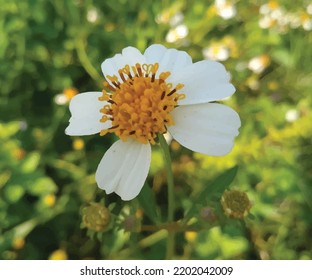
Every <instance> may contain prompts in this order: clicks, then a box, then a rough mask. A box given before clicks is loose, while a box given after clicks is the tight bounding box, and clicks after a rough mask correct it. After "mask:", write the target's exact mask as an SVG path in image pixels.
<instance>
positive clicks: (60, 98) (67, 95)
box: [54, 88, 78, 105]
mask: <svg viewBox="0 0 312 280" xmlns="http://www.w3.org/2000/svg"><path fill="white" fill-rule="evenodd" d="M77 93H78V91H77V89H75V88H66V89H64V91H63V92H62V93H59V94H57V95H55V96H54V102H55V103H56V104H57V105H65V104H67V103H68V102H69V101H70V100H71V99H72V98H73V97H74V96H75V95H76V94H77Z"/></svg>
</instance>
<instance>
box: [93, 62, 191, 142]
mask: <svg viewBox="0 0 312 280" xmlns="http://www.w3.org/2000/svg"><path fill="white" fill-rule="evenodd" d="M158 68H159V64H158V63H155V64H142V65H141V64H139V63H137V64H136V65H135V66H129V65H126V66H125V67H124V68H122V69H120V70H119V71H118V76H119V77H118V76H116V75H114V76H109V75H107V76H106V80H107V82H105V83H104V88H106V89H107V90H105V89H104V90H103V91H102V93H103V94H102V96H101V97H99V100H100V101H106V102H105V103H106V105H104V106H103V108H102V109H101V110H100V112H101V113H102V114H103V116H102V118H101V119H100V122H106V121H108V120H110V121H111V123H112V125H111V127H110V128H108V129H103V130H101V132H100V135H101V136H103V135H105V134H107V133H115V134H116V135H117V136H118V137H119V138H120V139H121V140H122V141H127V140H128V139H135V140H137V141H139V142H140V143H142V144H147V143H151V144H155V138H156V136H157V134H159V133H161V134H163V133H166V132H167V127H168V126H170V125H174V119H173V117H172V115H171V114H170V113H171V111H172V110H173V109H174V108H175V107H177V106H178V101H179V100H181V99H183V98H185V95H184V94H181V93H179V92H178V91H179V90H180V89H182V88H183V84H177V85H176V86H173V85H172V84H171V83H168V82H166V80H167V78H168V77H169V76H170V72H161V73H160V74H159V75H158V74H157V70H158Z"/></svg>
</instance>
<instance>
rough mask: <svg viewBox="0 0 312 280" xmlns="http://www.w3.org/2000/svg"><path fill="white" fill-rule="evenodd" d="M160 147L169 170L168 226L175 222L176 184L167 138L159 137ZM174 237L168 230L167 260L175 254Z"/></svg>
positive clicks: (173, 233) (160, 135)
mask: <svg viewBox="0 0 312 280" xmlns="http://www.w3.org/2000/svg"><path fill="white" fill-rule="evenodd" d="M158 139H159V143H160V147H161V148H162V151H163V154H164V159H165V166H166V169H167V182H168V219H167V222H168V224H170V223H172V222H173V221H174V210H175V201H174V182H173V172H172V164H171V156H170V151H169V146H168V144H167V142H166V139H165V137H164V136H163V135H162V134H159V135H158ZM174 235H175V232H174V231H171V230H168V238H167V253H166V258H167V259H172V258H173V254H174Z"/></svg>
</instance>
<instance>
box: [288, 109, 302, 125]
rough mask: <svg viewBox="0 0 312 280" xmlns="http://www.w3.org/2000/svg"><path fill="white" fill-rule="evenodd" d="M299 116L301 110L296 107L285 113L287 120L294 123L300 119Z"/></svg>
mask: <svg viewBox="0 0 312 280" xmlns="http://www.w3.org/2000/svg"><path fill="white" fill-rule="evenodd" d="M298 118H299V112H298V111H297V110H296V109H290V110H288V111H287V112H286V114H285V119H286V121H288V122H290V123H292V122H295V121H296V120H298Z"/></svg>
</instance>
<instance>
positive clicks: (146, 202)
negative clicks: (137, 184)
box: [138, 183, 160, 223]
mask: <svg viewBox="0 0 312 280" xmlns="http://www.w3.org/2000/svg"><path fill="white" fill-rule="evenodd" d="M138 199H139V202H140V205H141V206H142V208H143V210H144V213H145V214H146V216H147V217H148V218H149V219H150V220H151V221H152V222H154V223H159V222H160V219H159V215H158V213H157V211H156V209H157V206H156V200H155V196H154V193H153V192H152V190H151V188H150V187H149V185H148V184H146V183H145V184H144V186H143V188H142V190H141V192H140V194H139V196H138Z"/></svg>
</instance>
